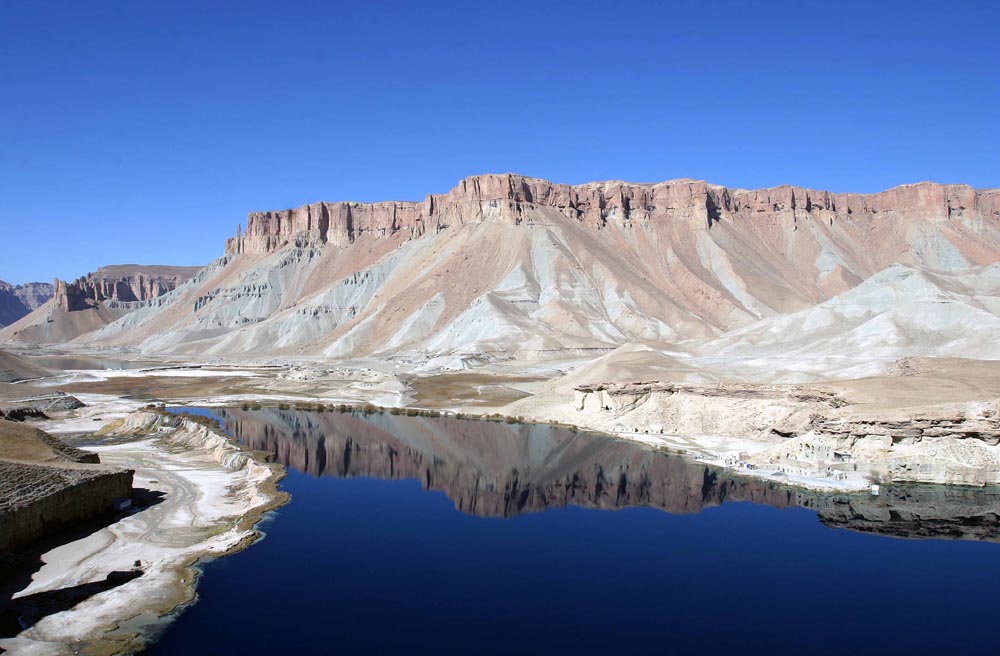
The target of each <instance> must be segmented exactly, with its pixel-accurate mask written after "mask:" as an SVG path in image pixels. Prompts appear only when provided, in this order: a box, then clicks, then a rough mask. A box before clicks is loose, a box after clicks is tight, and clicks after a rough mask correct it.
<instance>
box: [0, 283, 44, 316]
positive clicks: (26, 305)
mask: <svg viewBox="0 0 1000 656" xmlns="http://www.w3.org/2000/svg"><path fill="white" fill-rule="evenodd" d="M52 293H53V286H52V285H50V284H49V283H47V282H29V283H25V284H23V285H11V284H10V283H8V282H4V281H3V280H0V326H8V325H10V324H12V323H14V322H15V321H17V320H18V319H20V318H21V317H24V316H27V315H28V314H30V313H31V311H32V310H34V309H36V308H38V307H41V306H42V305H43V304H44V303H45V302H46V301H48V300H49V299H50V298H52Z"/></svg>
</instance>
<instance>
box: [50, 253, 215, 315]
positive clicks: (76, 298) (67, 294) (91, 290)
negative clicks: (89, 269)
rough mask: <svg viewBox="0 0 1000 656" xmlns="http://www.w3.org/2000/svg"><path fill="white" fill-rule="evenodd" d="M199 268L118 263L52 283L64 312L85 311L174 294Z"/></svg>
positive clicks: (56, 299) (58, 305) (58, 302)
mask: <svg viewBox="0 0 1000 656" xmlns="http://www.w3.org/2000/svg"><path fill="white" fill-rule="evenodd" d="M198 270H199V267H175V266H141V265H137V264H121V265H114V266H106V267H101V268H100V269H98V270H97V271H95V272H93V273H88V274H87V275H85V276H82V277H80V278H77V279H76V280H74V281H73V282H65V281H62V280H59V279H58V278H57V279H56V280H55V293H54V299H55V305H56V307H57V308H58V309H61V310H65V311H67V312H75V311H78V310H86V309H90V308H93V307H95V306H96V305H97V304H99V303H101V302H104V301H117V302H122V303H130V302H135V301H145V300H149V299H151V298H156V297H157V296H162V295H163V294H166V293H167V292H170V291H173V290H174V289H176V288H177V286H178V285H180V284H182V283H184V282H186V281H187V280H190V279H191V278H192V277H193V276H194V274H196V273H197V272H198Z"/></svg>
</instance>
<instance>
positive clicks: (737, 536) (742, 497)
mask: <svg viewBox="0 0 1000 656" xmlns="http://www.w3.org/2000/svg"><path fill="white" fill-rule="evenodd" d="M208 414H213V415H214V416H216V417H218V418H219V420H220V421H221V422H222V424H223V425H224V426H225V428H226V430H227V431H229V432H230V433H231V434H232V435H234V436H235V437H236V438H237V439H239V440H240V441H241V442H243V443H244V444H246V445H248V446H250V447H252V448H254V449H259V450H261V451H265V452H267V453H270V454H271V456H272V458H273V459H274V460H275V461H277V462H281V463H283V464H284V465H286V466H287V467H288V470H289V472H288V476H287V478H286V479H285V480H284V481H283V483H282V487H283V489H285V490H286V491H288V492H289V493H291V495H292V501H291V503H290V504H288V505H287V506H285V507H283V508H281V509H280V510H279V511H277V512H276V513H273V514H272V516H271V517H270V518H269V519H268V520H267V521H266V522H265V523H264V525H263V526H262V529H263V530H264V531H265V532H266V537H265V538H264V539H263V540H261V541H260V542H258V543H257V544H255V545H254V546H252V547H250V548H249V549H247V550H246V551H243V552H241V553H239V554H236V555H234V556H231V557H227V558H223V559H221V560H217V561H213V562H210V563H207V564H206V565H205V566H204V573H203V575H202V577H201V581H200V584H199V588H198V594H199V600H198V602H197V603H196V604H194V605H192V606H191V607H189V608H187V609H186V610H184V611H183V612H182V613H181V614H180V616H179V617H178V618H177V620H176V621H175V622H173V623H172V624H171V625H169V626H168V628H167V629H166V631H165V632H164V633H163V635H162V636H160V638H159V640H158V642H156V643H155V644H154V645H152V646H151V649H150V653H154V654H182V653H213V652H214V653H252V654H282V653H296V654H305V653H333V652H341V653H348V654H355V653H362V654H376V653H402V652H408V653H425V652H434V653H438V654H441V653H447V654H467V653H473V654H512V653H528V654H534V653H543V652H549V653H574V654H579V653H586V654H597V653H603V654H607V653H621V652H653V653H691V652H696V651H697V652H703V653H716V652H720V651H723V650H726V651H743V652H749V653H761V652H765V651H766V652H770V653H809V654H819V653H830V654H833V653H836V654H844V653H851V654H856V653H879V654H887V653H902V652H906V653H908V654H925V653H926V654H930V653H943V652H948V653H977V652H978V653H985V652H987V651H993V649H994V648H995V647H996V646H997V644H998V640H997V637H996V630H995V606H994V601H995V598H996V594H997V592H998V590H1000V545H998V544H997V543H996V542H997V541H998V540H1000V491H997V490H996V489H992V488H978V489H973V488H955V487H940V486H884V487H883V488H882V494H881V495H879V496H877V497H873V496H871V495H869V494H858V495H822V494H817V493H810V492H797V491H795V490H791V489H788V488H785V487H782V486H780V485H777V484H774V483H768V482H762V481H756V480H753V479H749V478H743V477H739V476H736V475H733V474H729V473H726V472H723V471H720V470H717V469H713V468H711V467H707V466H704V465H702V464H699V463H696V462H692V461H690V460H687V459H685V458H682V457H680V456H676V455H669V454H665V453H660V452H656V451H653V450H650V449H647V448H645V447H643V446H641V445H638V444H632V443H629V442H625V441H620V440H614V439H610V438H606V437H603V436H599V435H593V434H587V433H576V432H572V431H568V430H562V429H556V428H552V427H546V426H535V425H517V424H505V423H494V422H481V421H472V420H460V419H456V418H451V417H447V418H437V419H433V418H420V417H405V416H398V415H390V414H372V415H363V414H360V413H356V414H355V413H335V412H304V411H296V410H280V409H269V408H264V409H259V410H238V409H225V410H223V409H213V410H212V411H210V412H209V413H208Z"/></svg>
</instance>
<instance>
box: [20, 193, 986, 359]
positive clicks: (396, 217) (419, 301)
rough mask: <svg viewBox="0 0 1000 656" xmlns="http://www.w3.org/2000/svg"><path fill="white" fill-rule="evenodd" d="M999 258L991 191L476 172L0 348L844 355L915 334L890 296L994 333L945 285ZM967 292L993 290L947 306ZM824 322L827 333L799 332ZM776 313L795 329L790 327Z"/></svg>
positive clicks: (960, 351) (40, 326)
mask: <svg viewBox="0 0 1000 656" xmlns="http://www.w3.org/2000/svg"><path fill="white" fill-rule="evenodd" d="M997 262H1000V193H998V192H997V191H996V190H982V191H977V190H974V189H972V188H971V187H967V186H962V185H938V184H932V183H920V184H915V185H906V186H903V187H897V188H895V189H890V190H889V191H886V192H883V193H880V194H870V195H863V194H836V193H831V192H826V191H813V190H808V189H802V188H799V187H787V186H786V187H777V188H773V189H762V190H755V191H750V190H742V189H729V188H726V187H722V186H719V185H713V184H709V183H706V182H701V181H694V180H674V181H669V182H663V183H657V184H632V183H626V182H617V181H612V182H600V183H588V184H583V185H575V186H573V185H566V184H554V183H551V182H547V181H544V180H539V179H535V178H527V177H524V176H518V175H513V174H505V175H482V176H475V177H471V178H467V179H465V180H463V181H461V182H460V183H459V184H458V185H457V186H456V187H455V188H454V189H452V190H451V191H449V192H447V193H443V194H432V195H430V196H427V197H426V199H425V200H424V201H422V202H403V201H390V202H380V203H356V202H339V203H326V202H323V203H313V204H311V205H304V206H302V207H299V208H296V209H289V210H281V211H270V212H259V213H253V214H251V215H250V216H249V218H248V222H247V226H246V230H245V231H244V230H242V229H238V230H237V235H236V236H235V237H233V238H231V239H229V240H228V242H227V245H226V254H225V256H224V257H222V258H220V259H219V260H217V261H216V262H214V263H212V264H211V265H210V266H208V267H206V268H205V269H203V270H202V272H201V273H200V274H199V275H198V276H195V277H193V278H191V279H190V280H189V281H187V282H185V283H183V284H180V285H177V286H176V289H173V291H169V292H167V293H163V294H162V295H160V296H155V297H154V298H152V299H151V300H146V301H143V302H142V303H138V304H137V303H134V302H129V301H128V300H126V299H131V298H137V299H142V298H147V299H148V298H149V297H150V296H151V295H153V294H157V293H160V292H162V291H163V290H165V289H170V288H171V286H170V285H165V286H163V287H157V286H156V285H152V284H150V282H149V281H148V280H147V281H138V282H136V284H132V283H133V282H135V281H129V280H126V281H124V282H123V281H121V280H117V279H115V280H112V281H111V282H107V283H102V284H95V283H93V282H87V284H82V283H81V284H73V285H65V286H62V287H61V288H60V290H58V291H57V297H58V299H59V300H58V303H56V304H55V305H50V306H47V307H48V308H49V309H50V310H52V312H43V311H42V310H41V309H40V310H38V311H36V312H35V313H33V315H32V316H31V317H30V319H31V321H28V319H29V317H26V318H25V320H22V322H19V323H18V324H17V325H15V326H11V327H9V328H7V329H4V330H3V331H0V339H16V340H19V341H29V342H30V341H35V342H52V341H71V340H74V341H79V342H86V343H94V344H100V345H103V346H114V347H117V346H125V347H135V348H138V349H139V350H142V351H145V352H149V353H156V354H178V355H199V356H242V355H246V354H253V355H254V357H257V356H261V355H265V354H266V355H268V356H282V355H313V356H323V357H330V358H340V357H367V356H384V355H398V354H401V353H406V354H415V355H419V356H431V357H437V356H443V357H444V358H447V361H445V360H441V361H440V363H441V365H442V366H448V367H454V368H463V367H466V366H467V365H469V364H473V363H475V362H481V361H482V358H484V357H485V358H488V359H515V360H531V359H557V358H561V357H566V356H568V355H576V356H579V355H583V354H594V355H598V354H601V353H606V352H608V351H610V350H612V349H615V348H617V347H620V346H622V345H624V344H628V343H630V342H650V343H679V342H681V341H685V340H710V339H714V338H720V337H722V336H724V335H726V334H734V331H736V330H738V329H741V328H747V329H748V330H749V329H750V328H752V327H753V326H754V324H757V323H758V322H767V321H770V322H771V323H767V324H760V330H759V331H757V332H747V333H739V334H738V337H739V338H740V339H742V340H743V342H747V343H749V342H755V341H756V340H759V339H764V338H767V339H770V337H769V336H770V335H772V334H775V333H778V334H784V335H787V336H789V337H790V338H792V337H796V336H800V337H803V340H800V342H801V343H799V342H796V343H794V344H790V345H788V347H786V346H785V345H784V344H783V345H781V347H780V348H781V350H782V352H789V351H791V350H792V348H793V347H794V348H799V349H802V350H807V351H809V352H821V350H820V349H818V348H817V347H816V346H814V345H813V344H811V343H807V342H806V341H804V340H805V338H809V339H812V338H813V336H815V339H816V340H826V342H827V343H833V342H830V339H831V338H832V337H833V331H832V329H831V330H828V329H827V327H828V326H830V325H833V326H834V327H835V326H837V325H842V326H843V327H844V329H843V330H842V331H841V332H842V333H843V335H842V336H841V337H840V338H838V339H839V340H840V341H838V342H837V343H835V344H834V346H835V347H836V349H841V350H842V349H843V347H842V346H841V344H840V342H843V341H849V342H851V344H848V347H850V348H854V346H853V342H852V340H855V341H857V339H858V338H859V336H860V337H863V335H861V330H863V328H862V327H861V324H862V323H870V322H871V321H872V320H873V319H878V320H880V321H883V322H887V323H888V322H897V323H898V322H899V321H901V319H900V318H899V317H897V316H896V314H899V312H897V311H896V310H893V309H892V308H893V307H897V306H899V304H898V303H896V302H895V300H894V299H891V298H889V299H887V300H886V302H884V303H882V304H881V305H879V306H878V307H874V308H868V309H865V308H860V309H858V308H855V306H856V305H858V304H859V303H860V304H865V303H870V301H871V300H872V299H879V298H883V297H886V296H887V293H886V290H887V289H890V288H891V289H893V290H896V291H893V292H892V293H893V294H898V295H909V296H914V295H916V294H919V295H922V296H923V297H927V298H928V299H930V297H931V296H933V295H937V296H939V297H940V298H942V299H944V300H946V301H947V303H948V307H946V306H945V305H940V306H939V307H938V308H937V310H932V311H931V312H929V313H925V314H921V315H919V316H920V317H929V318H933V317H934V316H935V314H934V313H935V312H937V313H938V314H941V315H942V316H947V317H953V318H956V319H955V321H959V319H960V323H961V324H962V325H963V326H964V325H966V324H970V325H971V323H970V322H976V323H978V324H979V325H984V326H988V325H989V323H990V322H992V321H996V322H998V323H1000V318H997V317H995V316H993V315H992V310H990V308H991V307H993V306H991V305H984V304H982V303H980V302H979V301H978V300H977V299H978V298H980V297H981V296H982V295H983V294H982V291H983V288H985V286H986V285H989V284H992V283H991V282H990V281H991V280H993V279H994V278H997V276H1000V269H997V270H990V271H980V272H979V273H977V274H976V276H974V277H975V280H973V279H972V278H968V277H961V276H959V275H958V274H954V275H952V274H951V273H950V272H953V271H959V270H962V271H966V270H971V269H974V268H983V267H984V266H987V265H993V264H995V263H997ZM894 265H898V266H894ZM928 272H934V273H933V275H931V274H930V273H928ZM937 272H945V273H946V274H947V275H944V276H943V277H942V275H938V274H937ZM925 274H926V275H925ZM879 276H880V277H879ZM109 277H110V276H109ZM869 281H871V282H870V283H869V284H867V285H866V286H865V283H868V282H869ZM970 285H972V286H978V288H979V291H976V290H972V289H970V290H969V293H968V294H966V295H964V296H959V295H957V294H956V293H955V291H956V290H961V289H964V288H966V287H969V286H970ZM857 288H860V291H859V292H858V293H857V294H855V295H854V296H851V297H846V296H844V294H846V293H848V292H850V291H851V290H854V289H857ZM102 299H103V300H102ZM828 301H829V302H832V303H833V305H832V306H830V307H825V306H824V307H822V308H818V309H817V308H816V306H817V305H819V304H822V303H825V302H828ZM921 302H923V301H921ZM81 306H83V307H87V306H93V307H94V308H95V312H94V313H90V314H92V315H93V316H85V315H87V314H88V313H84V312H77V311H70V310H72V309H73V308H78V307H81ZM60 308H62V309H60ZM845 308H846V309H845ZM811 309H817V312H816V313H815V316H814V315H795V316H794V317H793V316H792V315H793V313H798V312H804V311H806V310H811ZM984 311H985V312H986V313H989V314H990V315H991V317H992V318H990V317H981V316H979V315H982V313H983V312H984ZM59 312H62V313H63V314H59ZM894 312H895V314H894ZM977 313H979V314H978V315H977ZM821 315H822V316H821ZM973 315H976V316H975V317H974V316H973ZM840 316H843V320H841V319H840V318H839V317H840ZM907 316H908V317H912V316H918V315H914V314H912V313H911V314H908V315H907ZM784 317H792V318H793V319H794V320H795V322H797V323H796V326H798V324H801V330H800V329H798V328H796V329H795V330H783V329H781V328H780V327H778V324H777V323H776V322H777V321H778V320H779V319H782V318H784ZM830 317H833V319H831V318H830ZM977 317H978V318H977ZM983 321H985V322H986V323H983ZM849 324H850V325H849ZM855 329H859V330H855ZM909 332H910V333H911V334H916V335H922V334H926V331H923V329H920V330H919V331H918V330H916V329H914V330H912V331H909ZM984 334H985V332H981V333H980V335H979V336H978V337H977V336H975V335H973V336H970V338H969V339H962V340H955V339H951V338H947V339H946V340H945V341H946V342H947V345H948V348H949V349H950V351H949V352H948V354H949V355H953V356H956V357H976V356H977V353H980V352H987V351H988V352H990V353H992V351H989V349H992V348H994V347H992V346H990V345H989V344H987V343H986V341H987V340H986V338H985V337H983V335H984ZM743 335H745V336H746V337H745V338H744V337H743ZM705 343H706V344H707V342H705ZM894 344H896V345H897V346H894V347H893V351H892V352H891V353H887V354H885V355H886V356H893V357H901V356H905V355H910V354H911V353H909V350H910V344H909V343H908V342H907V338H906V336H905V335H903V338H901V339H900V340H897V341H895V342H894ZM736 346H739V345H735V346H734V345H732V344H730V343H729V342H727V341H720V342H717V343H715V344H712V345H707V346H706V349H708V350H711V351H727V350H733V349H734V348H736ZM984 349H985V351H984ZM920 353H922V352H917V353H916V354H920ZM678 362H679V361H678ZM831 362H833V361H831ZM765 364H766V363H765ZM435 366H437V365H435ZM765 375H769V374H767V372H762V373H755V374H754V377H755V378H759V377H762V376H765Z"/></svg>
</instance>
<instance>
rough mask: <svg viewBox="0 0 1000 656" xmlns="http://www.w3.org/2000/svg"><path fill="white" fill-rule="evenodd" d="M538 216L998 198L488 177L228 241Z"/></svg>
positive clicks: (962, 210)
mask: <svg viewBox="0 0 1000 656" xmlns="http://www.w3.org/2000/svg"><path fill="white" fill-rule="evenodd" d="M538 208H552V209H556V210H558V211H559V212H560V213H562V214H563V215H565V216H566V217H569V218H571V219H575V220H577V221H580V222H581V223H584V224H587V225H590V226H593V227H594V228H601V227H602V226H604V225H605V224H606V223H608V222H609V221H619V222H639V221H691V222H693V223H694V224H697V225H701V226H705V227H709V228H710V227H711V226H712V224H714V223H715V222H718V221H739V220H758V221H782V222H785V221H787V222H788V223H794V222H795V221H797V220H799V219H813V220H819V221H828V222H833V221H851V222H862V221H868V220H872V219H876V218H893V217H895V218H897V219H898V218H904V217H907V216H920V217H921V218H925V219H932V220H940V221H959V220H960V221H966V222H981V221H1000V190H997V189H990V190H978V191H977V190H975V189H973V188H972V187H969V186H967V185H941V184H935V183H931V182H921V183H918V184H912V185H904V186H901V187H895V188H893V189H890V190H888V191H883V192H881V193H877V194H849V193H845V194H836V193H830V192H827V191H814V190H811V189H803V188H800V187H791V186H781V187H774V188H770V189H758V190H746V189H728V188H726V187H722V186H719V185H712V184H708V183H706V182H702V181H697V180H671V181H668V182H661V183H656V184H645V183H643V184H634V183H628V182H620V181H612V182H593V183H587V184H582V185H566V184H553V183H551V182H548V181H546V180H539V179H537V178H527V177H524V176H520V175H514V174H510V173H508V174H502V175H493V174H490V175H479V176H473V177H470V178H466V179H465V180H462V181H461V182H460V183H459V184H458V186H456V187H455V188H454V189H452V190H451V191H450V192H448V193H447V194H436V195H430V196H427V198H426V199H425V200H424V201H423V202H406V201H391V202H382V203H354V202H337V203H327V202H319V203H313V204H311V205H303V206H302V207H299V208H296V209H289V210H279V211H272V212H253V213H250V214H249V215H248V217H247V228H246V232H245V233H240V232H237V236H236V237H234V238H231V239H229V240H228V241H227V244H226V252H227V254H230V255H235V254H240V253H267V252H270V251H273V250H276V249H278V248H281V247H282V246H284V245H285V244H288V243H291V242H294V241H297V240H303V241H312V242H321V243H322V242H331V243H334V244H336V245H338V246H343V245H346V244H349V243H351V242H352V241H354V239H356V238H357V237H358V236H359V235H362V234H369V235H374V236H380V237H382V236H388V235H392V234H394V233H396V232H398V231H407V232H408V233H409V234H410V236H419V235H421V234H424V233H425V232H426V231H427V230H440V229H442V228H445V227H448V226H454V225H461V224H464V223H480V222H488V221H496V222H506V223H512V224H518V223H521V222H522V221H525V220H527V221H531V220H532V216H533V212H532V210H536V209H538Z"/></svg>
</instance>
